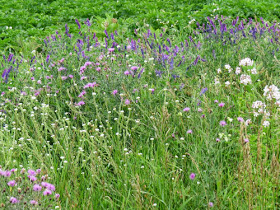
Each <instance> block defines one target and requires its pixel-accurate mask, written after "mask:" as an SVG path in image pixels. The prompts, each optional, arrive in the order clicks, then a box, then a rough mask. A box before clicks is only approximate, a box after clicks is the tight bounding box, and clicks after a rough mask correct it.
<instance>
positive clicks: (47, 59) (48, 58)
mask: <svg viewBox="0 0 280 210" xmlns="http://www.w3.org/2000/svg"><path fill="white" fill-rule="evenodd" d="M49 61H50V55H47V58H46V63H49Z"/></svg>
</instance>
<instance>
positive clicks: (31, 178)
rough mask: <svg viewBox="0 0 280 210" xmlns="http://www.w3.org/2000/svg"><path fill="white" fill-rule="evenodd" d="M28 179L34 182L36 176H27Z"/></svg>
mask: <svg viewBox="0 0 280 210" xmlns="http://www.w3.org/2000/svg"><path fill="white" fill-rule="evenodd" d="M29 179H30V181H31V182H35V181H36V180H37V178H36V177H35V176H29Z"/></svg>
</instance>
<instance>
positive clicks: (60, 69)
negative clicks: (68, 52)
mask: <svg viewBox="0 0 280 210" xmlns="http://www.w3.org/2000/svg"><path fill="white" fill-rule="evenodd" d="M63 70H66V68H64V67H60V68H59V69H58V71H63Z"/></svg>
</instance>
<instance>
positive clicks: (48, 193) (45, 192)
mask: <svg viewBox="0 0 280 210" xmlns="http://www.w3.org/2000/svg"><path fill="white" fill-rule="evenodd" d="M51 194H52V191H51V190H48V189H46V190H45V191H44V192H43V195H44V196H47V195H51Z"/></svg>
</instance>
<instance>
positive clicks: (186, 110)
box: [183, 107, 191, 112]
mask: <svg viewBox="0 0 280 210" xmlns="http://www.w3.org/2000/svg"><path fill="white" fill-rule="evenodd" d="M190 110H191V109H190V108H189V107H186V108H184V109H183V111H184V112H189V111H190Z"/></svg>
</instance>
